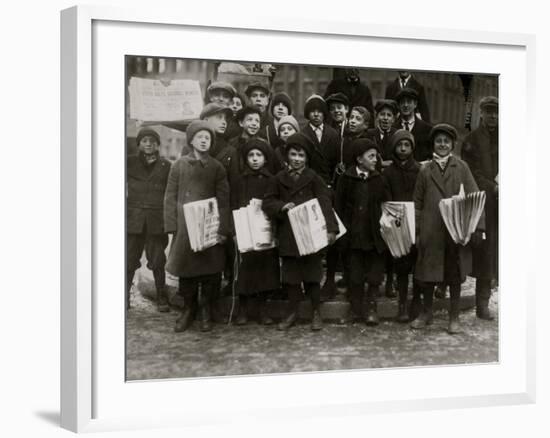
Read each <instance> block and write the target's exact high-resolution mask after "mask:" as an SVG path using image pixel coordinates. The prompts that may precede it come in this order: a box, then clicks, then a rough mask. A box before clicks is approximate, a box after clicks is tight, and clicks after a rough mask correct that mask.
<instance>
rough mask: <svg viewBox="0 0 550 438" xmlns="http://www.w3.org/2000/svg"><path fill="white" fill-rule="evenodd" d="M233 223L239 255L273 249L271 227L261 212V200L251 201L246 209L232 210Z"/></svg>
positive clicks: (274, 244)
mask: <svg viewBox="0 0 550 438" xmlns="http://www.w3.org/2000/svg"><path fill="white" fill-rule="evenodd" d="M233 221H234V222H235V235H236V237H237V247H238V248H239V252H240V253H244V252H250V251H263V250H266V249H271V248H275V246H276V243H275V238H274V235H273V227H272V226H271V222H270V221H269V219H268V218H267V216H266V215H265V213H264V212H263V210H262V201H261V199H251V200H250V202H249V204H248V205H247V206H246V207H242V208H239V209H238V210H233Z"/></svg>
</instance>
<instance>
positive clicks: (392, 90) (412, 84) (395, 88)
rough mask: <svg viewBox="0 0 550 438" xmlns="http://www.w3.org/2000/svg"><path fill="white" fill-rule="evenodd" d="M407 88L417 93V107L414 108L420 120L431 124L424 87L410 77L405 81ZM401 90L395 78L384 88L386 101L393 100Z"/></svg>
mask: <svg viewBox="0 0 550 438" xmlns="http://www.w3.org/2000/svg"><path fill="white" fill-rule="evenodd" d="M407 88H412V89H413V90H415V91H416V92H417V93H418V105H417V107H416V111H417V112H418V113H420V116H421V117H422V120H424V121H425V122H426V123H431V119H430V108H429V107H428V101H427V100H426V92H425V91H424V86H423V85H422V84H421V83H420V82H418V81H417V80H416V79H415V78H414V77H412V76H411V78H410V79H409V80H408V81H407ZM401 89H402V88H401V82H400V79H399V78H396V79H395V80H394V81H393V82H392V83H390V85H388V87H387V88H386V99H391V100H395V98H396V97H397V95H398V94H399V92H400V91H401Z"/></svg>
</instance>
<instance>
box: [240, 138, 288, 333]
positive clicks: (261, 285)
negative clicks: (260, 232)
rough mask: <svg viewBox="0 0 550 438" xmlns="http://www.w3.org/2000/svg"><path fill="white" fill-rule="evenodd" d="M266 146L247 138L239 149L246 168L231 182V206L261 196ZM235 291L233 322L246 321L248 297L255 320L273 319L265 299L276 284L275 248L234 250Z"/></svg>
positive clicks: (266, 173) (267, 176)
mask: <svg viewBox="0 0 550 438" xmlns="http://www.w3.org/2000/svg"><path fill="white" fill-rule="evenodd" d="M269 149H270V146H269V145H268V144H267V142H266V141H264V140H263V139H260V138H253V139H250V140H249V141H248V142H247V143H246V144H245V145H244V147H243V148H242V150H241V153H242V156H243V160H244V161H245V163H246V168H245V169H244V171H243V172H242V174H241V175H239V177H238V178H237V179H235V180H233V181H232V184H231V209H232V210H236V209H239V208H241V207H246V206H248V205H249V203H250V201H251V200H252V199H260V200H261V199H263V197H264V195H265V192H266V190H267V186H268V185H269V181H270V180H271V178H272V175H271V173H270V172H269V171H268V170H267V167H266V164H267V160H268V158H267V157H268V156H269V153H268V151H269ZM237 257H238V261H239V262H238V267H237V272H236V279H235V285H234V287H235V291H236V292H237V294H238V295H239V312H238V316H237V321H236V322H237V325H244V324H246V323H247V322H248V317H249V310H250V309H249V307H250V306H249V303H250V298H254V297H255V298H256V300H257V303H258V322H259V323H260V324H263V325H269V324H272V323H273V320H272V319H271V318H270V316H269V315H268V313H267V307H266V300H267V296H268V294H269V293H270V292H272V291H276V290H278V289H279V288H280V269H279V253H278V250H277V248H272V249H266V250H263V251H251V252H247V253H242V254H238V256H237Z"/></svg>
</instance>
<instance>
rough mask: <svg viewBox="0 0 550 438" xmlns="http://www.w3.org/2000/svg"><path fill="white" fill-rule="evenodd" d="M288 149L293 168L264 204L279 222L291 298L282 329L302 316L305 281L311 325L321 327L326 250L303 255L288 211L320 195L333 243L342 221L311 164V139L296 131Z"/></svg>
mask: <svg viewBox="0 0 550 438" xmlns="http://www.w3.org/2000/svg"><path fill="white" fill-rule="evenodd" d="M286 152H287V160H288V165H289V168H288V169H285V170H282V171H280V172H279V173H278V174H277V175H276V176H275V177H273V178H272V179H271V181H270V183H269V186H268V188H267V191H266V194H265V198H264V201H263V205H262V208H263V210H264V211H265V213H266V214H267V215H268V217H269V218H271V220H272V221H273V222H275V223H276V227H277V237H278V242H279V255H280V256H281V259H282V267H281V270H282V282H283V284H284V285H285V287H286V289H287V291H288V294H289V301H290V309H289V313H288V315H287V317H286V318H285V319H284V320H283V321H282V322H281V323H280V324H279V326H278V329H279V330H288V329H289V328H290V327H291V326H293V325H294V323H295V322H296V320H297V319H298V307H299V304H300V301H301V298H302V288H301V285H302V284H303V285H304V289H305V291H306V293H307V294H309V296H310V299H311V305H312V308H313V317H312V323H311V329H312V330H320V329H321V328H322V320H321V314H320V311H319V310H320V300H321V289H320V282H321V278H322V276H323V266H322V258H323V256H322V251H318V252H316V253H313V254H309V255H304V256H300V251H299V249H298V245H297V242H296V239H295V237H294V234H293V230H292V226H291V223H290V219H289V216H288V211H289V210H290V209H292V208H294V207H296V206H297V205H299V204H302V203H304V202H307V201H310V200H312V199H315V198H316V199H317V200H318V202H319V205H320V207H321V213H322V214H323V216H324V219H325V221H326V233H327V241H328V243H329V245H330V244H332V243H334V241H335V239H336V233H337V232H338V223H337V220H336V217H335V215H334V212H333V210H332V206H331V202H330V193H329V189H328V188H327V186H326V184H325V182H324V181H323V180H322V179H321V177H320V176H319V175H317V173H316V172H314V171H313V170H312V169H310V168H309V167H307V163H308V161H309V159H310V157H311V153H312V145H311V142H310V140H309V139H308V138H307V137H306V136H305V135H303V134H301V133H298V134H294V135H292V136H290V137H289V138H288V140H287V145H286Z"/></svg>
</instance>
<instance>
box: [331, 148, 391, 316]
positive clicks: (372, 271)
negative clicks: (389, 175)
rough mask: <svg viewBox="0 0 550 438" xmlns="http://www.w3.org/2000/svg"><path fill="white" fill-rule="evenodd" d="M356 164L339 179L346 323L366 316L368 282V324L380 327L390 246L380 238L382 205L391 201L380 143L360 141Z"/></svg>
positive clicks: (337, 203) (355, 151)
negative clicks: (380, 162)
mask: <svg viewBox="0 0 550 438" xmlns="http://www.w3.org/2000/svg"><path fill="white" fill-rule="evenodd" d="M351 147H352V149H353V151H354V156H355V160H356V164H355V165H354V166H350V167H348V169H346V172H345V173H344V174H343V175H342V176H341V177H340V179H339V180H338V186H337V188H336V202H335V208H336V212H337V213H338V216H339V217H340V218H341V219H342V222H343V224H344V226H345V227H346V229H347V230H348V231H347V233H346V235H345V236H344V237H343V238H344V239H345V240H344V242H345V246H346V250H347V251H348V254H349V299H350V313H349V315H348V316H347V317H346V318H344V319H343V321H342V323H345V322H348V321H352V320H353V319H355V318H357V317H359V318H361V317H363V299H364V287H365V280H366V282H367V284H368V290H367V313H366V315H364V320H365V322H366V324H367V325H369V326H370V325H377V324H378V312H377V303H376V299H377V296H378V289H379V287H380V284H381V283H382V280H383V278H384V260H385V257H384V253H385V251H386V245H385V243H384V241H383V240H382V236H381V235H380V224H379V221H380V217H381V216H382V202H386V201H388V200H389V194H388V190H387V188H386V185H385V182H384V180H383V178H382V175H381V174H380V173H379V172H378V171H377V170H376V163H377V160H378V155H379V153H380V151H379V150H378V147H377V146H376V144H375V143H374V142H373V141H371V140H369V139H367V138H359V139H356V140H354V141H353V142H352V143H351Z"/></svg>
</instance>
